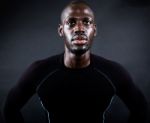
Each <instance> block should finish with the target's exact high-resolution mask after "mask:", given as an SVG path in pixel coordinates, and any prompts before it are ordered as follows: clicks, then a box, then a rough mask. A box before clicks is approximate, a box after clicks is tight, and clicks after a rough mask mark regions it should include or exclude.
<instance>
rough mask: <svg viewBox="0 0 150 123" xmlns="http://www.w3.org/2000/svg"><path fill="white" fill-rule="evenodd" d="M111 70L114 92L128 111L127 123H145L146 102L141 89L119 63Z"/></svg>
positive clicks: (146, 117)
mask: <svg viewBox="0 0 150 123" xmlns="http://www.w3.org/2000/svg"><path fill="white" fill-rule="evenodd" d="M117 68H118V69H117V70H116V71H114V72H113V79H114V81H115V82H114V84H115V86H116V94H117V96H119V98H120V99H121V100H122V101H123V102H124V104H125V105H126V106H127V107H128V109H129V111H130V115H129V120H128V123H146V121H147V119H148V103H147V101H146V98H145V96H144V95H143V93H142V91H141V90H140V89H139V88H138V87H137V86H136V85H135V83H134V82H133V80H132V78H131V76H130V75H129V73H128V72H127V71H126V70H125V69H124V68H123V67H121V66H120V65H117Z"/></svg>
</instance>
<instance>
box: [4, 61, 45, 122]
mask: <svg viewBox="0 0 150 123" xmlns="http://www.w3.org/2000/svg"><path fill="white" fill-rule="evenodd" d="M40 66H41V65H40V62H35V63H33V64H31V66H30V67H29V68H28V69H27V70H26V72H25V73H24V74H23V75H22V77H21V78H20V80H19V82H17V84H16V85H15V86H14V87H13V88H12V89H11V90H10V91H9V93H8V95H7V97H6V99H5V102H4V106H3V113H2V115H3V119H4V122H5V123H12V122H13V123H23V122H24V121H23V116H22V114H21V109H22V107H23V106H24V105H25V104H26V103H27V101H28V100H29V99H30V98H31V97H32V96H33V94H34V93H35V92H36V87H37V85H38V83H39V81H40V79H41V78H42V75H43V74H40V73H41V72H42V69H41V67H40Z"/></svg>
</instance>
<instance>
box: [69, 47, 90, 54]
mask: <svg viewBox="0 0 150 123" xmlns="http://www.w3.org/2000/svg"><path fill="white" fill-rule="evenodd" d="M88 50H89V47H84V48H83V47H78V48H76V49H71V52H72V53H73V54H75V55H83V54H84V53H86V52H87V51H88Z"/></svg>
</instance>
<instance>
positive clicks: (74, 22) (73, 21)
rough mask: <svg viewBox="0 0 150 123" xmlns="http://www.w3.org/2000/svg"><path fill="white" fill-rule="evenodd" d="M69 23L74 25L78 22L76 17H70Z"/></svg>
mask: <svg viewBox="0 0 150 123" xmlns="http://www.w3.org/2000/svg"><path fill="white" fill-rule="evenodd" d="M67 24H68V25H69V27H74V26H75V24H76V19H75V18H70V19H68V21H67Z"/></svg>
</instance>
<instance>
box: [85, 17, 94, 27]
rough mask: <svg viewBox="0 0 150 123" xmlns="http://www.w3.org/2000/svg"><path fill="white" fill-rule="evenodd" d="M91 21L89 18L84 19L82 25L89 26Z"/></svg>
mask: <svg viewBox="0 0 150 123" xmlns="http://www.w3.org/2000/svg"><path fill="white" fill-rule="evenodd" d="M92 22H93V21H92V20H90V19H89V18H84V19H83V24H84V25H86V26H89V25H91V24H92Z"/></svg>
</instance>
